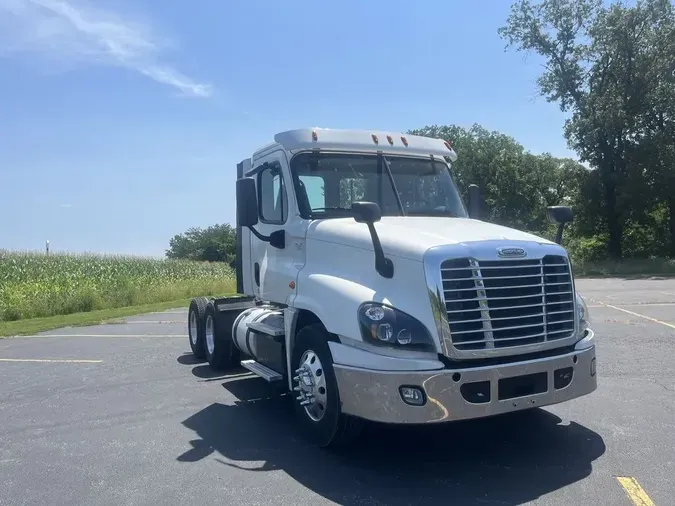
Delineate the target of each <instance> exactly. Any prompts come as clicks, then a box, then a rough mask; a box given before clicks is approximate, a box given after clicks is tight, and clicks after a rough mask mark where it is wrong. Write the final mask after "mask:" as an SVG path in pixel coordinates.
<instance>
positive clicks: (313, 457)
mask: <svg viewBox="0 0 675 506" xmlns="http://www.w3.org/2000/svg"><path fill="white" fill-rule="evenodd" d="M577 286H578V288H579V290H580V292H581V293H582V295H583V296H585V297H586V298H587V300H588V302H589V305H590V307H591V315H592V318H593V325H594V328H595V330H596V332H597V334H598V374H599V380H598V382H599V386H598V390H597V391H596V392H595V393H593V394H591V395H590V396H587V397H584V398H581V399H577V400H574V401H571V402H569V403H567V404H563V405H558V406H554V407H550V408H547V409H540V410H535V411H533V412H530V413H527V414H526V413H523V414H520V415H514V416H511V415H509V416H507V417H498V418H495V419H486V420H480V421H474V422H462V423H454V424H450V425H445V426H442V427H424V428H394V427H387V426H381V425H371V426H369V427H368V429H367V432H366V434H364V435H363V436H362V438H361V440H360V442H359V444H358V445H357V446H356V447H354V448H353V449H351V450H350V451H349V452H344V453H339V454H333V453H328V452H326V451H322V450H319V449H316V448H314V447H312V446H310V445H308V444H307V443H306V442H305V441H304V440H303V437H302V434H301V433H300V432H299V431H298V429H297V427H296V425H295V423H294V418H293V412H292V407H291V405H290V402H289V399H288V398H287V397H281V396H279V395H277V394H276V393H275V391H274V390H272V389H271V388H270V387H269V386H268V385H267V384H266V383H265V382H264V381H263V380H261V379H258V378H254V377H252V376H251V375H249V374H246V373H245V371H244V370H243V369H242V370H238V371H234V372H233V373H231V374H228V375H226V376H215V375H214V374H213V373H212V372H211V371H210V369H209V367H208V366H207V365H205V364H204V363H198V362H195V361H194V360H193V359H192V357H191V355H190V354H189V345H188V340H187V336H186V315H187V311H186V310H184V309H177V310H173V311H168V312H165V313H155V314H150V315H142V316H137V317H131V318H127V319H125V320H124V321H119V322H115V323H112V324H107V325H98V326H95V327H84V328H76V329H60V330H56V331H52V332H48V333H45V334H42V335H40V336H35V337H22V338H10V339H0V504H3V505H18V504H31V505H32V504H40V505H42V504H49V505H52V506H53V505H60V504H64V505H65V504H68V505H75V504H78V505H79V504H83V505H102V504H106V505H108V504H110V505H113V504H114V505H122V504H124V505H131V504H153V505H154V504H246V505H249V504H266V505H267V504H269V505H280V504H293V505H300V504H312V505H316V504H349V505H352V504H353V505H357V504H358V505H380V504H382V505H385V504H386V505H392V504H457V505H463V504H469V505H470V504H476V505H493V504H494V505H516V504H543V505H570V504H574V505H584V504H589V505H590V504H594V503H595V504H602V505H606V504H607V505H619V506H621V505H625V506H630V505H631V504H646V505H649V504H651V503H650V502H646V501H652V502H653V504H656V505H657V506H666V505H672V504H675V480H674V479H673V476H675V280H673V279H669V280H653V279H650V280H621V279H594V280H590V279H585V280H578V281H577ZM647 496H648V497H647ZM631 497H632V499H631ZM638 500H642V501H643V502H642V503H641V502H637V501H638Z"/></svg>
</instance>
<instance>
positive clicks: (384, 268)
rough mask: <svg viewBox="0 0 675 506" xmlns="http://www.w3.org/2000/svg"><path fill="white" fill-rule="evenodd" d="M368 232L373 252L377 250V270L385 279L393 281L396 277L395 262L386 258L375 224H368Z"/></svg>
mask: <svg viewBox="0 0 675 506" xmlns="http://www.w3.org/2000/svg"><path fill="white" fill-rule="evenodd" d="M367 225H368V231H369V232H370V239H371V240H372V241H373V250H375V270H376V271H377V272H378V273H379V274H380V276H382V277H383V278H387V279H391V278H393V277H394V262H392V261H391V259H389V258H387V257H385V256H384V250H383V249H382V243H381V242H380V236H378V235H377V230H375V224H374V223H373V222H368V223H367Z"/></svg>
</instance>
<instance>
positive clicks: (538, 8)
mask: <svg viewBox="0 0 675 506" xmlns="http://www.w3.org/2000/svg"><path fill="white" fill-rule="evenodd" d="M673 26H674V25H673V22H672V5H671V4H670V2H668V1H667V0H644V1H638V2H637V3H636V5H635V6H633V7H626V6H625V5H623V4H618V3H617V4H613V5H609V6H605V5H604V4H603V2H602V0H544V1H542V2H541V3H538V4H536V5H533V4H532V3H531V2H530V1H529V0H519V1H518V2H516V3H515V4H514V5H513V6H512V9H511V13H510V15H509V17H508V20H507V23H506V25H505V26H504V27H502V28H500V29H499V33H500V35H501V36H502V37H503V38H504V39H506V41H507V47H512V46H513V47H515V48H516V49H517V50H519V51H533V52H535V53H537V54H538V55H539V56H540V57H542V58H543V60H544V71H543V73H542V74H541V76H540V77H539V80H538V84H539V88H540V92H541V94H542V95H544V96H545V97H546V99H547V100H548V101H550V102H557V103H558V104H559V105H560V108H561V110H562V111H564V112H568V113H570V118H569V119H568V120H567V122H566V125H565V131H564V133H565V137H566V138H567V140H568V143H569V145H570V147H571V148H572V149H574V150H575V151H576V152H577V153H578V154H579V156H580V157H581V159H582V161H586V162H588V163H590V165H591V166H592V167H593V168H594V169H596V170H597V175H596V176H595V177H593V178H591V179H592V180H593V181H594V182H595V183H596V184H597V185H598V187H599V190H600V192H599V193H598V192H590V194H591V195H593V196H594V197H599V198H600V201H599V202H598V205H596V206H594V207H595V209H596V210H597V211H598V215H597V217H598V218H599V219H598V220H597V221H598V223H601V224H602V227H603V229H604V230H606V231H607V237H608V241H607V242H608V253H609V254H610V256H612V257H613V258H621V257H622V252H623V246H624V241H623V235H624V231H625V229H626V227H630V226H631V224H633V223H639V222H643V221H644V220H645V216H646V214H647V213H648V212H649V208H650V202H649V200H650V199H649V197H650V195H651V193H650V192H649V191H648V189H649V188H650V185H651V187H652V188H653V185H654V183H655V182H656V181H659V182H660V183H663V182H664V180H665V181H669V179H667V178H664V170H656V169H655V168H654V167H656V166H658V165H659V164H655V163H654V162H653V161H651V162H648V163H650V164H652V170H647V168H646V167H645V162H646V161H647V160H648V159H649V158H650V157H652V156H654V155H655V151H654V150H649V151H648V152H649V155H647V156H646V148H647V146H648V144H649V140H650V139H651V140H652V145H653V143H655V142H658V141H656V140H655V139H657V138H658V139H663V138H664V137H663V136H666V135H667V134H665V132H666V131H668V130H667V129H665V128H663V129H662V130H661V132H662V133H660V134H658V135H657V132H659V127H658V124H659V121H658V117H659V115H658V114H656V111H657V110H658V108H657V107H655V104H656V102H657V99H656V97H659V98H660V99H661V100H662V101H663V102H667V103H668V104H670V102H672V100H673V99H672V88H664V87H663V86H661V85H659V84H658V83H662V82H666V81H667V70H668V69H669V64H670V65H672V62H673V61H675V60H673V56H675V54H673V52H672V48H673V47H675V46H674V45H673V44H672V33H673V30H672V27H673ZM663 51H665V52H666V54H665V56H664V55H663V54H661V53H662V52H663ZM670 77H671V78H672V70H671V76H670ZM669 93H670V95H669ZM668 118H669V119H670V118H672V116H669V117H668ZM662 151H663V153H662V159H663V162H662V163H661V164H660V165H661V166H668V165H667V164H668V163H669V162H666V160H668V156H669V155H668V153H667V152H666V150H662ZM657 159H658V157H657ZM668 167H669V168H668V169H666V170H665V172H668V171H672V165H670V166H668ZM671 194H672V193H671ZM671 222H672V219H671Z"/></svg>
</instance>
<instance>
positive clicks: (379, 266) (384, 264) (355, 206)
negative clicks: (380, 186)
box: [352, 202, 394, 279]
mask: <svg viewBox="0 0 675 506" xmlns="http://www.w3.org/2000/svg"><path fill="white" fill-rule="evenodd" d="M352 211H353V212H354V220H356V222H357V223H365V224H366V225H368V231H369V232H370V240H371V241H373V251H374V252H375V270H376V271H377V272H378V273H379V274H380V276H382V277H383V278H388V279H390V278H393V277H394V263H393V262H392V261H391V259H390V258H387V257H385V256H384V250H383V249H382V243H381V242H380V236H379V235H377V230H375V222H377V221H380V220H381V219H382V210H381V209H380V206H378V205H377V204H376V203H375V202H353V203H352Z"/></svg>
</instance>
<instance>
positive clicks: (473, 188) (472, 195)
mask: <svg viewBox="0 0 675 506" xmlns="http://www.w3.org/2000/svg"><path fill="white" fill-rule="evenodd" d="M482 216H483V196H482V195H481V194H480V188H478V185H475V184H471V185H469V217H470V218H473V219H475V220H480V219H481V218H482Z"/></svg>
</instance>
